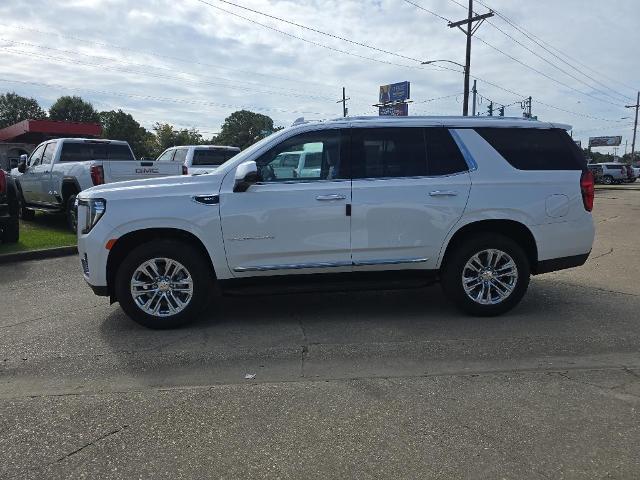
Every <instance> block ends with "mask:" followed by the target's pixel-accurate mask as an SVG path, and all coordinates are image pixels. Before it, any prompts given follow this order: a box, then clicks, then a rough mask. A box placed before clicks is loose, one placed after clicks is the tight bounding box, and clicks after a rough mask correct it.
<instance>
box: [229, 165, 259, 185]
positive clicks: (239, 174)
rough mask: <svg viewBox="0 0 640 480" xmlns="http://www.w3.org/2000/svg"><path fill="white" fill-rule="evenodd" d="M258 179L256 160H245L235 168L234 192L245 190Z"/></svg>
mask: <svg viewBox="0 0 640 480" xmlns="http://www.w3.org/2000/svg"><path fill="white" fill-rule="evenodd" d="M257 181H258V166H257V165H256V162H254V161H251V162H245V163H241V164H240V165H238V168H236V175H235V183H234V185H233V191H234V192H246V191H247V189H248V188H249V187H250V186H251V185H253V184H254V183H256V182H257Z"/></svg>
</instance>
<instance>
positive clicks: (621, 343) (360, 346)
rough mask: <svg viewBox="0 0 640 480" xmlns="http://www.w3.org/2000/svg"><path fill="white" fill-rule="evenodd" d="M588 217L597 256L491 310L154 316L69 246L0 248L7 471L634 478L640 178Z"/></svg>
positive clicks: (327, 308)
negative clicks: (174, 323) (147, 322)
mask: <svg viewBox="0 0 640 480" xmlns="http://www.w3.org/2000/svg"><path fill="white" fill-rule="evenodd" d="M594 214H595V219H596V222H597V237H596V243H595V245H594V250H593V252H592V255H591V258H590V259H589V261H588V263H587V264H586V265H585V266H583V267H581V268H578V269H574V270H569V271H564V272H557V273H552V274H547V275H543V276H539V277H534V279H533V280H532V283H531V286H530V290H529V293H528V295H527V296H526V297H525V299H524V301H523V302H522V304H521V305H520V306H519V307H518V308H517V309H516V310H515V311H514V312H512V313H510V314H508V315H506V316H503V317H499V318H491V319H477V318H470V317H466V316H463V315H461V314H460V313H458V312H457V310H455V309H454V308H453V307H452V306H451V305H449V304H448V303H446V302H445V300H444V299H443V296H442V294H441V291H440V289H439V287H438V286H434V287H431V288H429V289H420V290H405V291H387V292H360V293H326V294H315V295H314V294H301V295H281V296H271V297H264V296H262V297H243V298H237V297H236V298H223V299H221V300H220V301H219V302H217V303H216V304H215V305H214V306H212V307H211V309H210V311H209V313H208V315H207V316H206V318H203V319H202V321H200V322H199V323H197V324H195V325H193V326H191V327H189V328H185V329H181V330H174V331H151V330H146V329H144V328H142V327H139V326H137V325H136V324H134V323H132V322H131V321H129V320H128V319H127V318H126V317H125V315H124V314H123V313H122V311H121V310H120V308H119V307H118V305H112V306H110V305H109V304H108V301H107V300H106V299H104V298H99V297H95V296H93V294H92V293H91V292H90V290H89V289H88V288H87V287H86V286H85V285H84V282H83V280H82V278H81V276H80V273H79V265H78V260H77V258H76V257H66V258H59V259H52V260H44V261H33V262H25V263H20V264H8V265H2V266H0V289H1V293H0V432H1V434H0V458H1V459H2V461H1V462H0V478H133V477H135V478H138V477H140V478H149V477H153V478H264V477H267V478H474V479H477V478H514V479H521V478H543V479H549V478H553V479H558V478H580V479H582V478H621V479H622V478H624V479H627V478H629V479H631V478H638V477H640V415H639V411H638V409H639V407H640V353H639V352H640V314H639V312H640V243H639V241H638V239H639V238H640V189H638V188H632V187H629V188H624V187H620V188H611V189H599V190H598V191H597V196H596V207H595V212H594ZM246 374H250V375H255V377H254V378H251V379H245V375H246Z"/></svg>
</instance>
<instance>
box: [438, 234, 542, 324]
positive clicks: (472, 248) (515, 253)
mask: <svg viewBox="0 0 640 480" xmlns="http://www.w3.org/2000/svg"><path fill="white" fill-rule="evenodd" d="M489 248H494V249H498V250H502V251H503V252H505V253H507V254H509V255H510V256H511V258H512V259H513V261H514V262H515V263H516V267H517V268H518V280H517V283H516V287H515V288H514V290H513V292H512V293H511V295H510V296H509V297H508V298H507V299H506V300H504V301H503V302H501V303H499V304H497V305H482V304H479V303H476V302H474V301H473V300H471V299H470V298H469V297H468V296H467V294H466V292H465V291H464V287H463V285H462V270H463V268H464V266H465V265H466V263H467V261H468V260H469V259H470V258H471V257H472V256H473V255H475V254H476V253H478V252H480V251H482V250H485V249H489ZM530 275H531V267H530V265H529V260H528V258H527V256H526V254H525V252H524V250H523V249H522V248H521V247H520V246H519V245H518V244H517V243H516V242H514V241H513V240H512V239H510V238H509V237H506V236H504V235H500V234H479V235H477V236H476V237H474V238H471V239H468V240H465V241H464V242H463V243H460V244H458V245H457V246H456V247H455V249H454V251H452V252H451V255H450V256H449V258H447V259H446V264H445V267H444V269H443V274H442V287H443V289H444V290H445V293H446V294H447V296H448V297H449V298H450V299H451V300H452V301H453V302H454V303H455V304H456V306H457V307H458V308H460V309H462V310H463V311H465V312H467V313H470V314H471V315H476V316H486V317H489V316H495V315H500V314H502V313H505V312H507V311H509V310H511V309H512V308H514V307H515V306H516V305H517V304H518V303H519V302H520V300H522V297H523V296H524V294H525V292H526V291H527V288H528V286H529V279H530Z"/></svg>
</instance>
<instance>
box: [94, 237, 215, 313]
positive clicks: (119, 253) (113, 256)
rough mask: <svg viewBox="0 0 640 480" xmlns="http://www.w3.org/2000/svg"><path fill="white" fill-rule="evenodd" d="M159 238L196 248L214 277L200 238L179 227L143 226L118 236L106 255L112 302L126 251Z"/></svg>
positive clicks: (210, 261) (208, 257)
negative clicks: (118, 273)
mask: <svg viewBox="0 0 640 480" xmlns="http://www.w3.org/2000/svg"><path fill="white" fill-rule="evenodd" d="M159 239H162V240H178V241H181V242H184V243H186V244H189V245H191V246H193V247H194V248H196V249H197V250H198V251H199V252H200V253H201V254H202V255H203V256H204V258H206V259H207V261H208V263H209V268H210V271H211V275H212V277H213V278H214V279H215V278H216V272H215V268H214V266H213V262H212V260H211V256H210V255H209V252H208V251H207V249H206V247H205V245H204V243H203V242H202V240H200V239H199V238H198V237H197V236H196V235H194V234H193V233H191V232H188V231H186V230H182V229H179V228H145V229H141V230H134V231H131V232H129V233H126V234H125V235H123V236H122V237H120V238H118V240H117V241H116V242H115V244H114V245H113V247H112V248H111V250H110V251H109V255H108V257H107V269H106V270H107V271H106V274H107V290H108V292H109V296H110V297H111V300H112V302H113V301H115V300H116V298H115V289H114V283H115V277H116V273H117V271H118V267H119V266H120V265H121V264H122V261H123V260H124V259H125V257H126V256H127V253H129V252H130V251H131V250H132V249H134V248H135V247H137V246H139V245H142V244H144V243H147V242H150V241H153V240H159Z"/></svg>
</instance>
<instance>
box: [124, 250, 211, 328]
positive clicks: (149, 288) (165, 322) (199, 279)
mask: <svg viewBox="0 0 640 480" xmlns="http://www.w3.org/2000/svg"><path fill="white" fill-rule="evenodd" d="M208 264H209V262H208V261H207V260H206V259H205V258H203V256H202V254H200V253H199V252H198V251H196V250H195V249H194V248H193V247H192V246H191V245H189V244H187V243H183V242H180V241H175V240H158V241H153V242H149V243H145V244H143V245H140V246H139V247H137V248H135V249H134V250H133V251H131V253H129V255H127V257H126V258H125V259H124V261H123V262H122V264H121V265H120V268H119V269H118V272H117V274H116V284H115V293H116V298H117V300H118V302H120V306H121V307H122V309H123V310H124V311H125V312H126V314H127V315H128V316H129V317H130V318H131V319H133V320H134V321H136V322H137V323H139V324H141V325H144V326H145V327H148V328H154V329H166V328H176V327H180V326H182V325H186V324H187V323H189V322H191V321H193V320H194V319H195V318H196V317H197V315H198V314H199V313H200V312H201V311H202V309H203V308H204V307H205V306H206V304H207V300H208V298H209V295H210V292H211V290H212V277H211V272H210V271H209V268H208V267H207V266H208Z"/></svg>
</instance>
